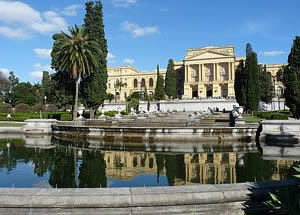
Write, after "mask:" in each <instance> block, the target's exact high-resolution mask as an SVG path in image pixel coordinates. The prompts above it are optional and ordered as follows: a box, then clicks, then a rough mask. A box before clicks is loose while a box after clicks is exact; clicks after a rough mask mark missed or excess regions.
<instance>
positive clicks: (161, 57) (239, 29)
mask: <svg viewBox="0 0 300 215" xmlns="http://www.w3.org/2000/svg"><path fill="white" fill-rule="evenodd" d="M85 2H86V1H80V0H63V1H62V0H43V1H40V0H19V1H14V0H0V49H1V51H0V70H1V71H2V72H4V73H6V74H7V73H8V71H14V72H15V74H16V75H17V76H18V77H19V78H20V79H21V81H31V82H38V81H39V80H40V77H41V71H43V70H49V69H50V62H51V59H50V57H49V53H50V51H51V47H52V43H53V41H52V37H51V36H52V35H53V34H54V33H56V32H59V31H61V30H64V31H65V30H66V28H67V26H69V25H74V24H78V25H80V24H82V23H83V18H84V14H85V8H84V3H85ZM102 3H103V7H104V8H103V12H104V24H105V31H106V38H107V40H108V47H109V59H108V60H109V65H112V66H119V65H126V64H132V65H133V66H135V67H137V68H138V70H139V71H153V70H154V69H155V68H156V64H160V66H161V67H162V68H166V66H167V65H166V64H167V62H168V59H170V58H173V59H174V60H181V59H182V58H183V57H184V55H185V53H186V50H187V49H188V48H200V47H202V46H208V45H234V46H235V53H236V55H237V56H244V55H245V46H246V43H247V42H250V43H251V44H252V47H253V49H254V51H256V52H257V53H258V61H259V62H260V63H286V61H287V56H288V54H289V52H290V48H291V45H292V41H293V39H294V37H295V36H296V35H300V28H299V20H300V13H299V11H298V10H299V8H300V1H299V0H289V1H279V0H278V1H271V0H260V1H258V0H252V1H250V0H245V1H237V0H228V1H224V0H210V1H204V0H176V1H174V0H102ZM287 3H288V4H287Z"/></svg>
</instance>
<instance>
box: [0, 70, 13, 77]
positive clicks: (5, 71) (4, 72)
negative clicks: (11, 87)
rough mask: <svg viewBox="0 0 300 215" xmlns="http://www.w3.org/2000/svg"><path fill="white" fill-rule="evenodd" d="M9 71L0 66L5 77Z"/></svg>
mask: <svg viewBox="0 0 300 215" xmlns="http://www.w3.org/2000/svg"><path fill="white" fill-rule="evenodd" d="M10 71H11V70H9V69H7V68H0V72H1V73H3V75H5V76H6V77H8V75H9V72H10Z"/></svg>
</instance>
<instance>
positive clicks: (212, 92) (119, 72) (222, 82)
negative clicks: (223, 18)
mask: <svg viewBox="0 0 300 215" xmlns="http://www.w3.org/2000/svg"><path fill="white" fill-rule="evenodd" d="M241 59H243V60H245V59H246V57H237V56H235V50H234V46H207V47H203V48H199V49H188V50H187V53H186V56H185V57H184V59H183V60H182V61H175V62H174V65H175V70H176V72H177V79H178V80H177V84H178V87H177V88H178V95H179V97H180V98H183V99H192V98H210V97H213V98H228V97H232V98H234V97H235V93H234V79H235V70H236V68H237V66H238V64H239V61H240V60H241ZM282 66H283V64H271V65H266V68H267V71H268V72H270V74H271V76H272V80H273V82H274V84H275V94H276V95H277V96H282V94H283V85H282V83H280V82H278V81H277V79H276V73H277V72H278V70H279V69H280V68H281V67H282ZM165 73H166V72H165V71H161V72H160V74H161V75H163V76H164V77H165ZM108 77H109V78H108V84H107V92H108V93H112V94H113V95H115V97H116V98H117V99H118V101H124V100H125V98H126V97H127V96H129V95H130V94H131V93H132V92H135V91H138V92H144V91H145V89H147V92H148V94H149V95H153V94H154V89H155V85H156V72H155V71H154V72H138V71H137V70H136V69H135V68H134V67H132V66H124V67H117V68H113V67H109V68H108ZM117 80H119V81H121V82H122V83H124V87H122V88H121V90H120V89H119V88H118V87H116V83H117Z"/></svg>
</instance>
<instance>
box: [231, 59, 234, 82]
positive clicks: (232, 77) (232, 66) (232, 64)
mask: <svg viewBox="0 0 300 215" xmlns="http://www.w3.org/2000/svg"><path fill="white" fill-rule="evenodd" d="M234 70H235V68H234V62H233V63H231V71H232V73H231V80H232V81H233V80H234V78H235V74H234V73H235V71H234Z"/></svg>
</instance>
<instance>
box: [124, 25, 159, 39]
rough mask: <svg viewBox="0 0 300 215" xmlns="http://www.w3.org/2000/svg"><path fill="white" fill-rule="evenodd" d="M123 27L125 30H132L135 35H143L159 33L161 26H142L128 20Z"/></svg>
mask: <svg viewBox="0 0 300 215" xmlns="http://www.w3.org/2000/svg"><path fill="white" fill-rule="evenodd" d="M121 27H122V29H123V30H125V31H128V32H130V33H131V35H132V36H133V37H142V36H146V35H150V34H157V33H159V28H158V27H157V26H146V27H140V26H139V25H137V24H135V23H131V22H128V21H125V22H123V23H122V24H121Z"/></svg>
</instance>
